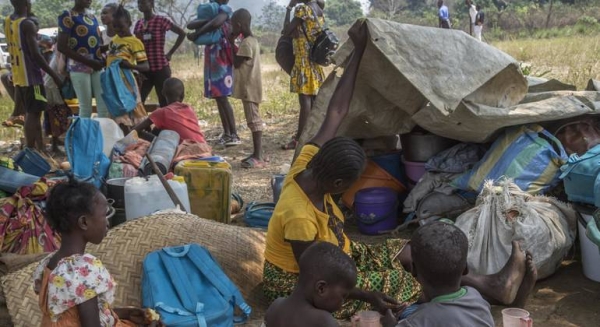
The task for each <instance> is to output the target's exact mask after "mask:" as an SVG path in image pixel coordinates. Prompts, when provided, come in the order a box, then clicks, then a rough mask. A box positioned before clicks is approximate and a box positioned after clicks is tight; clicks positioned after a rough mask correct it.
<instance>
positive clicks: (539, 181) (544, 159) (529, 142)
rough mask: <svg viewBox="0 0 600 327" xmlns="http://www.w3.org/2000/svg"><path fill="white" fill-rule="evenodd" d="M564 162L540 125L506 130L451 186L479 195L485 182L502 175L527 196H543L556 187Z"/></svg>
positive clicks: (560, 148)
mask: <svg viewBox="0 0 600 327" xmlns="http://www.w3.org/2000/svg"><path fill="white" fill-rule="evenodd" d="M567 159H568V158H567V153H566V152H565V149H564V148H563V146H562V144H561V143H560V141H559V140H558V139H557V138H556V137H554V136H553V135H552V134H550V133H549V132H548V131H546V130H545V129H544V128H543V127H541V126H540V125H525V126H520V127H514V128H509V129H507V130H506V131H505V132H504V134H503V135H501V136H500V137H498V139H496V141H495V142H494V144H493V145H492V147H491V148H490V149H489V150H488V152H487V153H486V154H485V156H484V157H483V159H481V160H480V161H479V162H478V163H477V164H476V165H475V166H474V167H473V169H471V170H470V171H468V172H466V173H464V174H463V175H461V176H459V177H457V178H456V179H455V180H454V181H453V182H452V186H454V187H456V188H458V189H461V190H465V191H476V192H481V190H482V189H483V188H484V183H485V181H486V180H492V181H495V180H498V179H500V178H501V177H503V176H506V177H509V178H511V179H513V180H514V183H515V184H516V185H517V186H518V187H519V188H520V189H522V190H524V191H526V192H527V193H529V194H543V193H546V192H547V191H549V190H551V189H552V188H553V187H554V186H556V184H558V182H559V173H560V167H561V166H562V165H563V164H564V163H565V162H567Z"/></svg>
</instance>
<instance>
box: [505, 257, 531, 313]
mask: <svg viewBox="0 0 600 327" xmlns="http://www.w3.org/2000/svg"><path fill="white" fill-rule="evenodd" d="M525 258H526V259H525V266H526V267H525V277H524V278H523V282H522V283H521V286H520V287H519V291H518V292H517V296H516V297H515V301H514V302H513V303H512V304H511V305H510V306H511V307H514V308H524V307H525V303H526V302H527V299H528V298H529V294H531V291H533V288H534V287H535V282H536V281H537V268H536V266H535V263H534V262H533V256H532V255H531V252H529V251H527V254H526V256H525Z"/></svg>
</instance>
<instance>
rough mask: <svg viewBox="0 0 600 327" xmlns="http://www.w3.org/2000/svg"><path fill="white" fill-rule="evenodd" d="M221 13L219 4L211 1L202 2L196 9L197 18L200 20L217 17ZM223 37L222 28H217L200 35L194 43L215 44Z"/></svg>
mask: <svg viewBox="0 0 600 327" xmlns="http://www.w3.org/2000/svg"><path fill="white" fill-rule="evenodd" d="M218 14H219V4H218V3H216V2H214V1H211V2H209V3H202V4H200V5H198V9H197V10H196V19H198V20H206V21H210V20H212V19H213V18H215V17H217V15H218ZM222 38H223V33H222V31H221V28H217V29H216V30H214V31H212V32H208V33H204V34H202V35H200V36H199V37H198V38H197V39H196V40H194V43H195V44H196V45H213V44H217V43H219V41H221V39H222Z"/></svg>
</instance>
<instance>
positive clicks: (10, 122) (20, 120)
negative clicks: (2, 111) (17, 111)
mask: <svg viewBox="0 0 600 327" xmlns="http://www.w3.org/2000/svg"><path fill="white" fill-rule="evenodd" d="M24 124H25V117H23V116H10V117H8V119H7V120H5V121H4V122H3V123H2V126H5V127H15V126H16V125H20V126H23V125H24Z"/></svg>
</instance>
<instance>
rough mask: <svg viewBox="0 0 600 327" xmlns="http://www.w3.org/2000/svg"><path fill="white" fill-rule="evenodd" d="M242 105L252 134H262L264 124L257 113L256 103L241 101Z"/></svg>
mask: <svg viewBox="0 0 600 327" xmlns="http://www.w3.org/2000/svg"><path fill="white" fill-rule="evenodd" d="M242 103H243V104H244V115H245V116H246V123H248V128H249V129H250V131H252V133H254V132H262V131H263V126H264V124H263V121H262V119H261V118H260V113H259V112H258V103H255V102H250V101H242Z"/></svg>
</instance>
